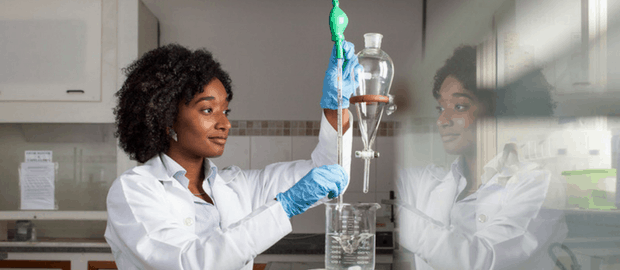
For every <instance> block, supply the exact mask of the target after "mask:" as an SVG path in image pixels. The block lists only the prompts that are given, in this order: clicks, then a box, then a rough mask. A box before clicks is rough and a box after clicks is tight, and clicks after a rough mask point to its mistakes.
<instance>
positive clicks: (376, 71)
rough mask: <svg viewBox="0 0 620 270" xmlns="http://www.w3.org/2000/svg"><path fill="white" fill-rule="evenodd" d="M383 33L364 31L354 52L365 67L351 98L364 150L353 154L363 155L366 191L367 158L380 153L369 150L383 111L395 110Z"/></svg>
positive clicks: (368, 170)
mask: <svg viewBox="0 0 620 270" xmlns="http://www.w3.org/2000/svg"><path fill="white" fill-rule="evenodd" d="M382 38H383V35H381V34H379V33H367V34H365V35H364V45H365V48H364V49H363V50H362V51H360V52H359V53H358V54H357V57H358V60H359V63H360V64H361V65H362V66H363V67H364V71H363V73H362V74H361V75H360V76H359V79H360V82H359V87H358V88H357V89H356V91H355V96H353V97H351V99H350V102H351V103H355V107H356V109H357V116H358V119H359V122H358V123H359V128H360V133H361V137H362V142H363V143H364V150H362V151H356V152H355V157H357V158H362V159H364V189H363V191H364V193H368V178H369V174H370V160H371V159H373V158H378V157H379V153H378V152H375V151H373V150H372V145H373V143H374V142H375V138H376V136H377V130H378V129H379V123H380V122H381V117H382V116H383V111H386V113H387V114H388V115H390V114H392V113H393V112H394V111H395V110H396V105H395V104H394V98H393V96H392V95H390V94H389V92H390V86H391V85H392V79H393V78H394V64H393V63H392V59H391V58H390V56H388V54H387V53H385V52H384V51H383V50H381V40H382Z"/></svg>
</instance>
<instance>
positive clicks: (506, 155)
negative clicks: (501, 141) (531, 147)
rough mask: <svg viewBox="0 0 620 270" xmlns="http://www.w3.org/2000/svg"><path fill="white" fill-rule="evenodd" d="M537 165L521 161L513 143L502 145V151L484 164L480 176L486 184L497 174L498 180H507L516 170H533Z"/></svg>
mask: <svg viewBox="0 0 620 270" xmlns="http://www.w3.org/2000/svg"><path fill="white" fill-rule="evenodd" d="M538 166H539V165H538V164H536V163H533V162H523V161H520V159H519V153H518V152H517V147H516V145H515V144H514V143H507V144H506V145H504V150H503V151H502V153H500V154H499V155H497V156H496V157H495V158H493V159H492V160H491V161H490V162H489V163H487V164H486V165H484V168H483V170H484V173H483V174H482V176H481V180H482V184H486V183H487V182H488V181H489V180H491V179H492V178H493V176H494V175H496V174H497V176H498V178H499V179H498V180H501V179H504V180H507V179H509V178H510V177H512V176H513V175H515V174H516V173H517V172H518V171H529V170H533V169H535V168H536V167H538Z"/></svg>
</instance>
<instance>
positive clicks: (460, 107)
mask: <svg viewBox="0 0 620 270" xmlns="http://www.w3.org/2000/svg"><path fill="white" fill-rule="evenodd" d="M468 108H469V106H467V105H461V104H457V105H456V106H454V109H456V110H457V111H459V112H462V111H465V110H467V109H468Z"/></svg>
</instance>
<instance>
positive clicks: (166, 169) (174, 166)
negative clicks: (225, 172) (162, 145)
mask: <svg viewBox="0 0 620 270" xmlns="http://www.w3.org/2000/svg"><path fill="white" fill-rule="evenodd" d="M153 159H159V160H160V161H161V162H160V164H161V167H163V171H162V170H158V171H157V172H156V173H158V174H155V176H156V177H157V178H158V179H159V180H162V181H172V179H176V180H177V181H178V182H179V183H180V184H181V185H182V186H184V187H187V186H188V185H189V179H187V177H184V176H185V174H186V173H187V170H185V168H183V167H182V166H181V165H179V163H177V162H176V161H174V160H173V159H172V158H171V157H169V156H168V155H166V154H165V153H161V154H159V157H156V158H153ZM153 159H151V160H153ZM149 162H150V161H149ZM204 163H205V164H204V165H205V167H206V168H209V169H208V171H207V173H206V174H207V175H208V177H207V181H209V184H210V185H212V184H213V181H214V179H215V176H216V175H217V171H218V170H217V166H215V164H214V163H213V162H211V160H209V159H207V158H205V161H204Z"/></svg>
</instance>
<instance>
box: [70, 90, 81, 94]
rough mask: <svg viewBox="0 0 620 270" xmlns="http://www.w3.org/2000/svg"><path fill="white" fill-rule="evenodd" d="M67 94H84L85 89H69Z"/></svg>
mask: <svg viewBox="0 0 620 270" xmlns="http://www.w3.org/2000/svg"><path fill="white" fill-rule="evenodd" d="M67 94H84V90H67Z"/></svg>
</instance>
